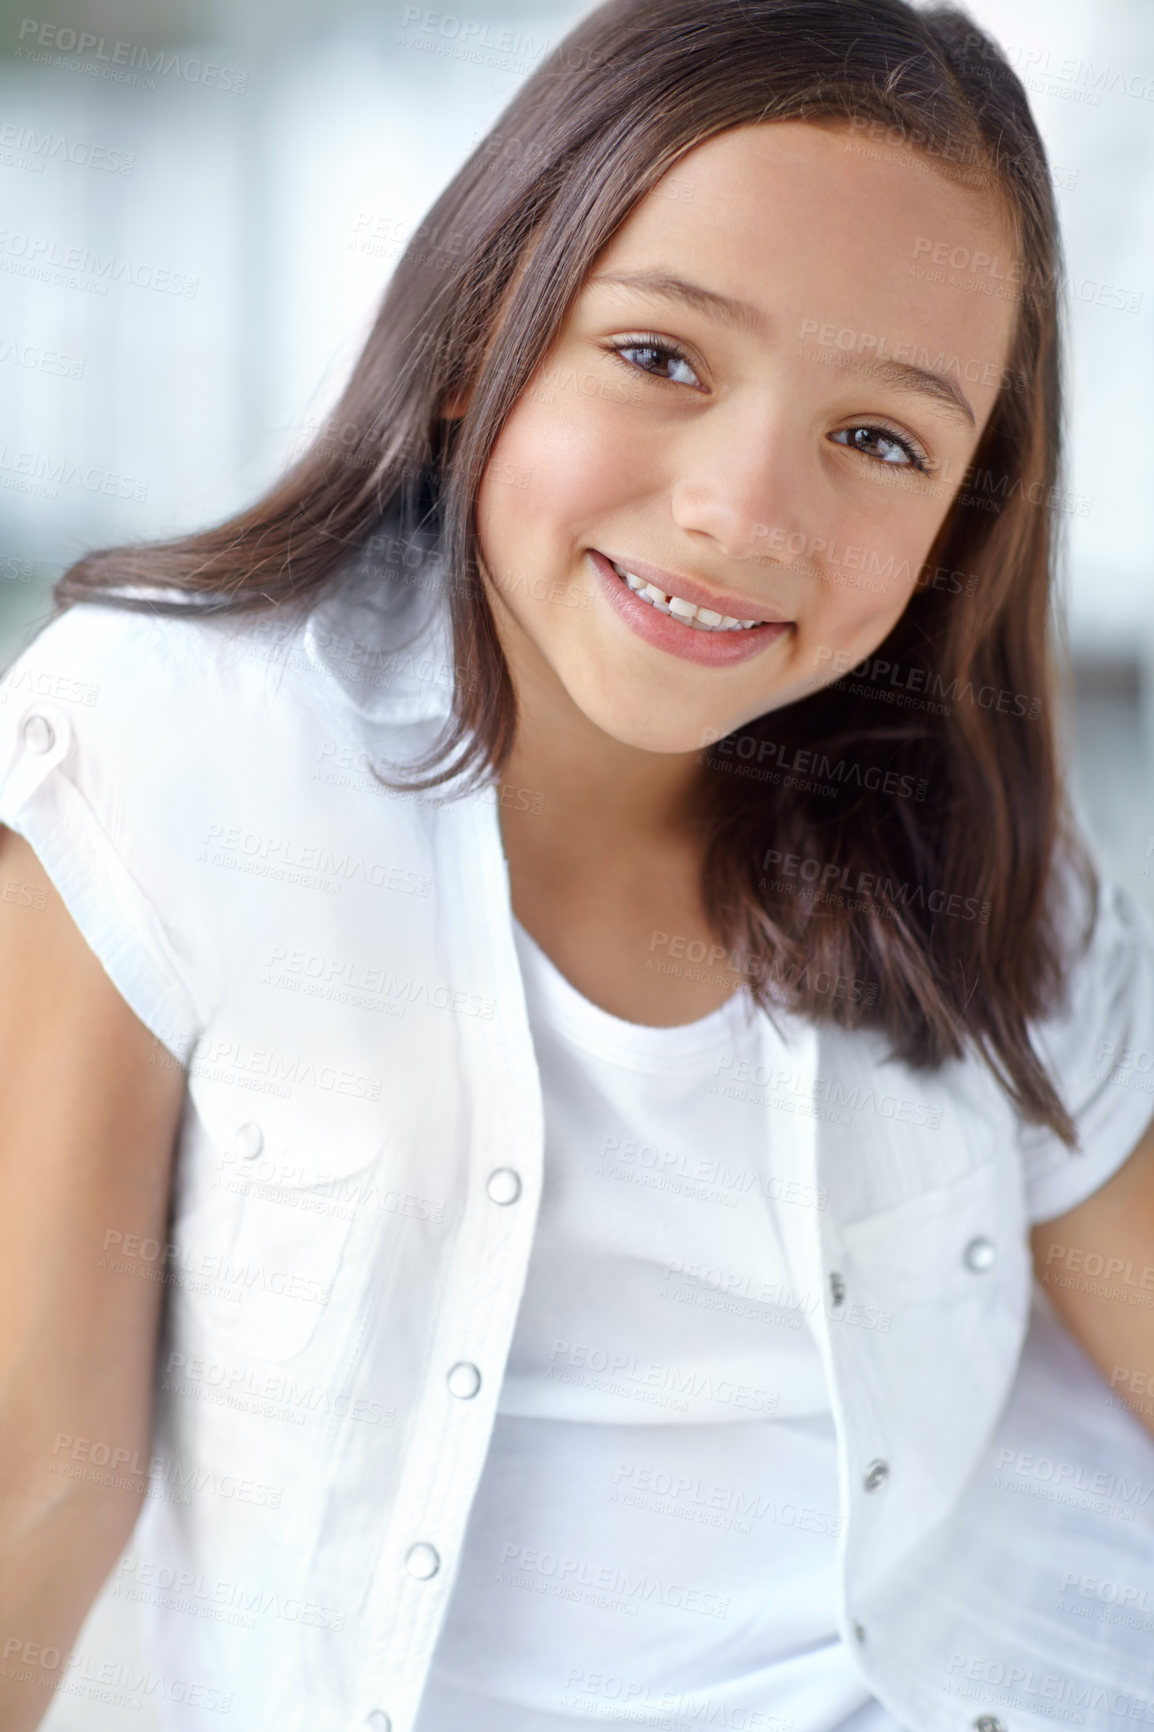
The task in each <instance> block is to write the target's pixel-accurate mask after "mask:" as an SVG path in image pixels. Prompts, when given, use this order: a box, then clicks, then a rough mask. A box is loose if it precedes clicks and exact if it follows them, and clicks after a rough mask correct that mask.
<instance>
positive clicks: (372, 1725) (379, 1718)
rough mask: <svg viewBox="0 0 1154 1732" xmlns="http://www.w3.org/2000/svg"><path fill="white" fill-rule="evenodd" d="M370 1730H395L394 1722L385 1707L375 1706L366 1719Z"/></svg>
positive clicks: (374, 1731) (375, 1731)
mask: <svg viewBox="0 0 1154 1732" xmlns="http://www.w3.org/2000/svg"><path fill="white" fill-rule="evenodd" d="M365 1725H366V1726H367V1727H368V1728H369V1732H393V1722H392V1721H391V1720H390V1719H389V1716H388V1715H387V1714H386V1713H385V1710H384V1709H383V1708H374V1709H373V1711H372V1713H371V1714H370V1715H369V1716H368V1718H367V1719H366V1721H365Z"/></svg>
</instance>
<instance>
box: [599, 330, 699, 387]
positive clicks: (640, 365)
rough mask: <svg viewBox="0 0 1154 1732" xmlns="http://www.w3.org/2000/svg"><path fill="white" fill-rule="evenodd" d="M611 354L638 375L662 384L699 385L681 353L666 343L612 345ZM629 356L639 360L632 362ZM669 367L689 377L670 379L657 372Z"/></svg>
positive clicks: (664, 374) (667, 375) (649, 342)
mask: <svg viewBox="0 0 1154 1732" xmlns="http://www.w3.org/2000/svg"><path fill="white" fill-rule="evenodd" d="M613 353H614V354H615V355H619V356H620V357H621V359H622V360H623V361H624V362H625V365H626V366H627V367H634V368H636V369H637V371H638V372H640V373H648V374H649V376H650V378H653V379H660V380H662V382H663V383H664V384H667V385H695V386H698V385H700V383H701V381H700V380H699V379H698V377H697V374H696V373H695V372H694V371H693V368H692V366H691V365H690V363H689V361H688V360H687V358H686V357H685V356H684V355H683V354H682V353H681V350H680V349H675V348H673V347H672V346H671V345H670V344H668V343H658V342H655V341H648V340H644V341H640V342H632V343H615V344H614V345H613ZM631 356H639V357H641V358H640V359H639V360H632V359H630V357H631ZM670 366H672V367H673V368H674V369H676V368H680V369H681V370H682V373H683V374H685V373H687V374H688V375H689V377H688V378H685V377H681V378H678V377H675V376H673V377H671V376H670V375H669V374H667V373H662V372H660V371H659V370H658V369H659V368H663V367H670Z"/></svg>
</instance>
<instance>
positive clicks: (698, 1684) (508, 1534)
mask: <svg viewBox="0 0 1154 1732" xmlns="http://www.w3.org/2000/svg"><path fill="white" fill-rule="evenodd" d="M514 932H515V936H516V940H517V953H518V957H519V959H520V962H521V966H522V972H523V976H524V980H525V991H526V1001H527V1005H528V1012H529V1024H530V1027H531V1029H532V1031H533V1044H534V1048H535V1050H536V1054H537V1062H538V1065H539V1066H540V1071H541V1083H542V1089H543V1092H544V1100H545V1180H544V1187H543V1190H542V1195H541V1208H540V1212H539V1215H538V1219H537V1231H536V1236H535V1238H534V1241H533V1250H532V1254H531V1256H530V1259H529V1270H528V1275H527V1278H526V1284H525V1292H524V1295H523V1297H522V1300H521V1306H520V1310H519V1311H518V1313H517V1324H516V1328H515V1330H514V1333H513V1341H512V1346H511V1347H510V1351H509V1361H508V1365H507V1367H506V1371H505V1379H504V1383H503V1384H502V1387H501V1393H500V1397H499V1399H498V1402H497V1417H496V1421H495V1424H494V1430H493V1438H492V1441H491V1443H490V1445H489V1454H488V1457H487V1459H486V1462H485V1470H484V1473H483V1474H482V1476H481V1482H480V1485H479V1486H478V1489H477V1496H476V1499H475V1501H474V1504H473V1509H472V1513H471V1515H470V1519H469V1527H468V1530H467V1533H466V1536H465V1542H464V1548H463V1552H462V1556H461V1563H460V1567H459V1570H458V1575H457V1580H456V1585H455V1587H454V1590H453V1595H452V1597H451V1599H450V1602H449V1606H448V1609H447V1612H446V1622H445V1627H444V1629H443V1631H442V1633H441V1637H440V1641H439V1644H438V1647H437V1649H436V1652H435V1653H434V1656H433V1662H432V1672H431V1677H430V1683H429V1685H428V1686H427V1688H426V1692H425V1697H424V1699H423V1701H422V1706H421V1712H420V1714H419V1716H418V1720H417V1732H457V1729H458V1728H461V1727H464V1726H468V1727H469V1728H471V1729H472V1732H553V1729H554V1728H555V1727H557V1726H558V1724H564V1725H565V1726H566V1727H568V1728H572V1732H586V1729H587V1728H591V1727H596V1726H598V1725H603V1724H604V1716H605V1714H606V1712H609V1713H612V1712H613V1711H614V1709H617V1710H618V1711H620V1710H621V1709H623V1708H624V1709H628V1711H629V1712H630V1714H631V1715H632V1716H633V1717H636V1715H637V1714H638V1713H639V1712H641V1711H642V1710H643V1709H645V1710H648V1711H650V1712H655V1711H656V1712H659V1713H660V1717H661V1721H662V1724H663V1725H666V1726H668V1727H670V1728H674V1727H676V1728H683V1727H684V1728H690V1727H694V1726H695V1725H699V1724H700V1723H701V1716H702V1713H703V1712H706V1713H709V1712H712V1713H713V1714H714V1715H716V1714H717V1713H718V1712H719V1711H721V1710H724V1711H725V1714H726V1720H725V1721H724V1722H723V1723H724V1724H732V1725H752V1726H773V1725H778V1726H781V1727H782V1728H785V1727H806V1728H815V1729H816V1728H826V1727H831V1726H834V1725H841V1724H843V1722H844V1719H845V1717H846V1715H847V1714H849V1713H850V1712H851V1711H854V1710H857V1709H859V1708H860V1707H862V1706H863V1705H864V1704H865V1703H866V1702H867V1701H869V1700H870V1699H871V1698H870V1692H869V1689H868V1686H867V1685H866V1684H865V1683H864V1681H863V1679H862V1676H861V1673H860V1671H859V1670H858V1667H857V1664H856V1661H855V1660H854V1659H853V1657H852V1656H851V1655H850V1654H849V1653H848V1651H847V1650H846V1648H845V1646H844V1644H843V1643H842V1641H841V1639H840V1637H839V1635H838V1633H837V1621H836V1605H837V1538H838V1533H839V1529H840V1518H839V1515H838V1484H837V1436H836V1432H835V1429H834V1423H833V1415H832V1412H831V1410H830V1404H829V1396H828V1393H827V1391H826V1387H825V1372H824V1369H823V1367H822V1363H821V1355H820V1353H819V1351H818V1347H817V1343H816V1340H815V1339H814V1335H813V1332H812V1330H811V1329H810V1326H809V1318H808V1312H809V1311H810V1310H811V1309H812V1303H813V1302H812V1300H811V1299H810V1298H809V1296H808V1295H806V1294H799V1293H796V1292H795V1291H794V1289H793V1287H792V1285H791V1282H790V1278H789V1270H788V1267H787V1265H786V1261H785V1255H784V1252H783V1251H782V1248H781V1242H780V1233H779V1229H778V1225H777V1217H778V1214H779V1212H780V1211H782V1210H785V1209H790V1208H797V1207H799V1206H807V1205H808V1206H812V1199H811V1198H805V1201H804V1202H802V1203H800V1204H799V1201H798V1199H799V1198H801V1197H803V1196H804V1193H803V1192H802V1190H801V1186H802V1184H803V1182H804V1181H803V1180H802V1178H801V1177H800V1175H801V1174H802V1172H803V1171H804V1152H803V1146H799V1143H800V1142H801V1139H804V1137H805V1135H806V1131H805V1129H804V1122H803V1126H802V1128H801V1129H800V1131H799V1123H798V1121H790V1120H789V1119H788V1118H786V1119H784V1120H783V1122H782V1123H781V1124H780V1125H778V1124H775V1125H774V1126H773V1130H772V1137H771V1136H770V1134H768V1133H769V1127H768V1126H767V1124H766V1118H765V1111H764V1109H763V1108H762V1107H760V1106H758V1105H757V1104H756V1103H755V1102H754V1101H753V1100H752V1099H750V1098H745V1099H742V1098H738V1099H730V1098H727V1097H726V1096H724V1095H722V1094H720V1093H719V1087H718V1085H719V1082H720V1081H721V1080H722V1079H723V1078H724V1077H725V1075H726V1074H727V1073H728V1071H729V1070H730V1069H732V1068H733V1067H734V1065H740V1064H742V1063H747V1064H754V1063H756V1062H757V1058H758V1051H757V1045H758V1043H757V1038H756V1031H755V1027H754V1020H753V1010H752V1005H751V1003H750V1001H748V1000H747V999H746V998H745V997H744V995H743V996H742V997H740V998H735V999H732V1000H730V1002H729V1003H728V1004H726V1005H725V1006H723V1007H722V1009H720V1010H718V1011H716V1012H714V1014H713V1015H711V1016H707V1017H705V1018H704V1019H702V1020H701V1021H698V1022H694V1023H690V1024H688V1025H684V1026H681V1027H674V1028H647V1027H639V1026H637V1025H636V1024H633V1023H629V1022H624V1021H622V1020H621V1019H619V1018H618V1017H615V1016H610V1015H609V1014H607V1013H606V1012H605V1011H602V1010H600V1009H598V1007H597V1006H596V1005H593V1004H591V1003H589V1001H588V1000H587V999H585V998H584V997H583V996H582V995H581V994H580V993H579V992H577V991H576V990H575V989H574V988H573V987H572V986H571V985H570V984H569V982H568V981H567V980H566V979H565V978H564V976H563V975H561V974H560V973H559V972H558V970H557V969H556V968H555V967H554V966H553V964H552V963H551V962H550V960H549V958H548V957H547V956H546V955H544V953H543V952H542V951H541V950H540V949H539V948H538V946H537V945H536V944H535V943H534V942H533V940H532V939H531V938H530V937H529V935H528V934H527V933H526V932H525V931H524V930H523V929H522V928H521V927H520V925H519V924H517V923H516V922H515V923H514ZM790 1032H791V1035H792V1039H791V1042H790V1045H789V1046H787V1045H786V1044H785V1042H784V1041H782V1040H778V1041H777V1043H776V1045H777V1057H778V1061H779V1063H781V1064H782V1065H784V1066H787V1067H788V1066H791V1065H796V1066H799V1067H804V1068H805V1069H806V1070H807V1071H808V1072H810V1073H812V1068H813V1063H814V1059H815V1057H816V1045H817V1043H816V1040H815V1039H814V1038H813V1033H812V1031H811V1030H810V1029H808V1028H806V1027H805V1026H804V1025H802V1024H795V1025H791V1030H790ZM599 1716H600V1718H599ZM891 1724H892V1722H891Z"/></svg>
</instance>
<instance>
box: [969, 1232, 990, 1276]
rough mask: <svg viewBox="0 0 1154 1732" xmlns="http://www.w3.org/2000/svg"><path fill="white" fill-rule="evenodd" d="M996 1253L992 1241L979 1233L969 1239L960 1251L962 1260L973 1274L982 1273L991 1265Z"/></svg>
mask: <svg viewBox="0 0 1154 1732" xmlns="http://www.w3.org/2000/svg"><path fill="white" fill-rule="evenodd" d="M997 1255H998V1252H997V1249H996V1247H995V1245H994V1241H993V1240H992V1239H987V1238H985V1237H983V1236H982V1235H981V1234H979V1236H978V1237H977V1238H976V1239H971V1240H970V1242H969V1244H968V1245H967V1246H966V1248H965V1250H964V1251H963V1252H962V1262H963V1263H964V1264H965V1265H966V1268H967V1269H972V1270H973V1272H974V1274H975V1275H984V1274H985V1272H986V1270H987V1269H990V1268H992V1267H993V1265H994V1262H995V1261H996V1259H997Z"/></svg>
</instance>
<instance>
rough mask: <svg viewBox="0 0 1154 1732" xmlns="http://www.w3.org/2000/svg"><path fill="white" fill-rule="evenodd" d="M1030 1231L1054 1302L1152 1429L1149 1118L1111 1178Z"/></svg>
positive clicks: (1152, 1160) (1152, 1132)
mask: <svg viewBox="0 0 1154 1732" xmlns="http://www.w3.org/2000/svg"><path fill="white" fill-rule="evenodd" d="M1030 1237H1031V1244H1032V1247H1033V1252H1034V1267H1035V1269H1036V1270H1037V1274H1038V1279H1039V1281H1040V1282H1041V1283H1042V1285H1043V1286H1044V1287H1045V1289H1046V1292H1047V1294H1048V1296H1049V1299H1050V1302H1051V1304H1052V1305H1053V1307H1054V1310H1055V1311H1056V1312H1057V1314H1058V1316H1059V1317H1060V1318H1061V1319H1062V1321H1063V1322H1064V1324H1065V1325H1066V1328H1067V1329H1068V1330H1069V1332H1070V1334H1071V1335H1072V1336H1073V1337H1074V1338H1075V1340H1076V1341H1078V1342H1079V1343H1080V1344H1081V1346H1082V1347H1083V1348H1084V1349H1085V1351H1086V1353H1088V1354H1089V1356H1090V1358H1091V1359H1092V1360H1093V1361H1094V1363H1095V1364H1096V1365H1097V1367H1098V1369H1099V1370H1100V1371H1101V1373H1102V1375H1103V1377H1105V1379H1106V1381H1107V1382H1108V1383H1109V1385H1110V1387H1111V1389H1112V1390H1113V1391H1114V1392H1115V1395H1116V1397H1117V1398H1118V1400H1119V1401H1121V1402H1123V1403H1124V1404H1125V1405H1126V1406H1127V1407H1128V1408H1130V1410H1131V1412H1133V1413H1134V1414H1136V1415H1137V1417H1138V1418H1139V1419H1140V1420H1141V1421H1142V1423H1143V1425H1145V1427H1146V1429H1147V1430H1148V1431H1149V1432H1150V1435H1151V1436H1152V1437H1154V1123H1152V1124H1151V1125H1149V1126H1148V1127H1147V1129H1146V1131H1145V1133H1144V1135H1143V1136H1142V1139H1141V1141H1140V1142H1139V1143H1138V1144H1137V1146H1136V1147H1135V1149H1134V1150H1133V1152H1132V1153H1131V1155H1130V1156H1129V1158H1128V1159H1127V1160H1126V1161H1125V1162H1124V1163H1123V1165H1122V1166H1121V1167H1119V1169H1118V1171H1117V1172H1116V1173H1115V1174H1114V1176H1113V1178H1112V1179H1110V1180H1108V1181H1107V1183H1106V1184H1104V1185H1103V1186H1102V1187H1101V1188H1100V1189H1099V1190H1097V1191H1095V1192H1094V1194H1093V1196H1092V1197H1087V1199H1086V1201H1085V1202H1084V1203H1080V1204H1079V1205H1078V1207H1077V1208H1075V1209H1070V1210H1068V1211H1067V1213H1066V1214H1064V1215H1059V1216H1058V1217H1057V1218H1056V1219H1055V1220H1053V1221H1045V1222H1042V1223H1041V1224H1040V1225H1039V1226H1036V1227H1035V1228H1034V1229H1033V1231H1032V1233H1031V1235H1030Z"/></svg>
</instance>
